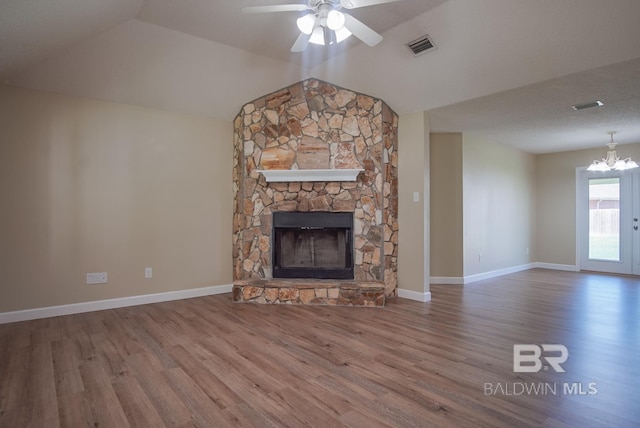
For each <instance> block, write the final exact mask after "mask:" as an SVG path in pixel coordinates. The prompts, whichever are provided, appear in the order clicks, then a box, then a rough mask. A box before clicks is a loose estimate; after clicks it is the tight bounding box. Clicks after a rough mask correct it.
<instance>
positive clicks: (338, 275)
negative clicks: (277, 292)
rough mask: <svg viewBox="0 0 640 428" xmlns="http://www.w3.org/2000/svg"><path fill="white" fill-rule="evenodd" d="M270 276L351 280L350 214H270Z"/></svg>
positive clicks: (351, 214)
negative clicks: (271, 243)
mask: <svg viewBox="0 0 640 428" xmlns="http://www.w3.org/2000/svg"><path fill="white" fill-rule="evenodd" d="M272 224H273V241H272V242H273V254H272V256H273V257H272V260H273V277H274V278H316V279H354V267H353V266H354V265H353V213H328V212H274V213H273V219H272Z"/></svg>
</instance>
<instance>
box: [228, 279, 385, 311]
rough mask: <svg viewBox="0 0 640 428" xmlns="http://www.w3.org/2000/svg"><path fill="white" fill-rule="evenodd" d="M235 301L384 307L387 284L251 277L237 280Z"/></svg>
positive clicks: (234, 291)
mask: <svg viewBox="0 0 640 428" xmlns="http://www.w3.org/2000/svg"><path fill="white" fill-rule="evenodd" d="M233 301H234V302H247V303H282V304H293V305H339V306H384V304H385V293H384V285H383V284H381V283H375V282H370V283H367V282H360V281H336V280H326V279H324V280H320V279H304V280H295V279H270V280H269V279H251V280H239V281H236V282H234V287H233Z"/></svg>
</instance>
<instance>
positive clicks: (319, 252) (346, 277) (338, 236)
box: [233, 79, 398, 305]
mask: <svg viewBox="0 0 640 428" xmlns="http://www.w3.org/2000/svg"><path fill="white" fill-rule="evenodd" d="M397 126H398V117H397V115H396V114H395V113H394V112H393V111H392V110H391V109H390V108H389V107H388V106H387V105H386V104H385V103H384V102H383V101H382V100H380V99H376V98H373V97H370V96H368V95H363V94H358V93H356V92H353V91H350V90H347V89H343V88H339V87H337V86H334V85H332V84H329V83H326V82H322V81H320V80H317V79H309V80H305V81H302V82H298V83H296V84H294V85H291V86H289V87H287V88H284V89H282V90H279V91H277V92H274V93H271V94H269V95H266V96H264V97H261V98H258V99H256V100H254V101H252V102H249V103H247V104H245V105H244V106H243V107H242V109H241V111H240V113H239V114H238V116H237V117H236V118H235V121H234V165H233V194H234V218H233V263H234V269H233V272H234V293H233V296H234V297H233V298H234V301H251V302H259V303H316V304H364V305H379V304H380V302H382V303H383V302H384V297H388V296H394V295H395V293H396V286H397V256H398V221H397V212H398V190H397V189H398V172H397V166H398V156H397V149H398V147H397ZM367 299H369V300H367Z"/></svg>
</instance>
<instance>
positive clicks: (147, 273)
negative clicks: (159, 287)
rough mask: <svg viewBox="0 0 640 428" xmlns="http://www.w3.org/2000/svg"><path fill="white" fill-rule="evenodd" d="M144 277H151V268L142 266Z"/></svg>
mask: <svg viewBox="0 0 640 428" xmlns="http://www.w3.org/2000/svg"><path fill="white" fill-rule="evenodd" d="M144 277H145V278H153V269H151V268H144Z"/></svg>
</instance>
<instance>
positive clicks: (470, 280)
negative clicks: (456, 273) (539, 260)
mask: <svg viewBox="0 0 640 428" xmlns="http://www.w3.org/2000/svg"><path fill="white" fill-rule="evenodd" d="M535 265H536V264H535V263H527V264H524V265H519V266H512V267H508V268H504V269H497V270H492V271H489V272H483V273H478V274H475V275H469V276H465V277H464V283H465V284H472V283H474V282H477V281H482V280H485V279H491V278H497V277H499V276H502V275H507V274H510V273H516V272H522V271H524V270H529V269H533V268H535V267H536V266H535Z"/></svg>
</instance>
